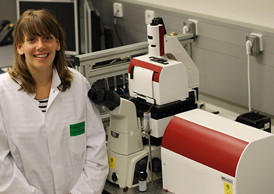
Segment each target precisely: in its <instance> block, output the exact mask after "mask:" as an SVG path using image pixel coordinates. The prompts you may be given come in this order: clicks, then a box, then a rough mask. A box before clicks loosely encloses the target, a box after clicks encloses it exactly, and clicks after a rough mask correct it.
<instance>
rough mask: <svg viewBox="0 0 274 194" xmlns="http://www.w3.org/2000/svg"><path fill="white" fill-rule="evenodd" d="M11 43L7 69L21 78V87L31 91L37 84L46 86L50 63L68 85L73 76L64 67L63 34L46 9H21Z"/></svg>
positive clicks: (49, 74) (66, 85)
mask: <svg viewBox="0 0 274 194" xmlns="http://www.w3.org/2000/svg"><path fill="white" fill-rule="evenodd" d="M13 44H14V48H15V49H16V51H17V52H15V61H14V64H13V68H12V69H11V71H10V72H9V73H10V75H11V77H12V78H13V79H19V80H20V81H21V89H22V90H24V91H26V92H27V93H34V92H36V90H37V89H39V87H40V86H41V87H43V85H45V84H46V85H48V86H49V84H50V83H49V82H50V80H51V76H52V68H53V66H54V67H56V69H57V71H58V73H59V75H61V77H60V78H61V80H62V84H63V89H64V90H66V89H67V88H69V86H70V82H71V79H72V76H71V73H70V71H68V69H67V68H66V66H67V64H66V59H65V48H66V47H65V34H64V32H63V30H62V28H60V27H59V26H58V22H57V20H56V19H55V18H54V17H53V16H52V15H51V14H50V13H49V12H47V11H45V10H42V11H35V10H28V11H26V12H24V13H23V14H22V16H21V18H20V19H19V20H18V22H17V24H16V26H15V29H14V43H13ZM57 51H58V52H57ZM55 55H56V56H55ZM41 62H43V63H41ZM57 64H58V65H57ZM26 69H28V71H26ZM29 74H31V75H29ZM20 75H22V76H20ZM41 78H42V80H41ZM45 82H47V83H45ZM41 87H40V88H41Z"/></svg>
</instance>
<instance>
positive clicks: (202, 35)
mask: <svg viewBox="0 0 274 194" xmlns="http://www.w3.org/2000/svg"><path fill="white" fill-rule="evenodd" d="M208 1H209V0H208ZM208 1H207V2H208ZM212 1H213V0H212ZM264 1H265V0H264ZM93 2H94V5H95V6H96V7H97V8H98V9H99V11H100V13H101V15H102V21H103V24H104V25H105V26H109V27H113V16H112V14H113V12H112V3H113V2H114V1H113V0H104V1H102V0H93ZM115 2H122V3H123V6H124V16H125V17H124V18H122V19H119V20H118V21H117V24H118V26H119V32H120V34H121V35H122V38H123V41H124V42H125V44H129V43H134V42H138V41H144V40H145V39H146V26H145V23H144V21H145V18H144V12H145V10H146V9H152V10H154V11H155V12H156V16H159V17H162V18H163V19H164V22H165V24H166V28H167V31H168V32H171V31H175V32H178V33H180V32H182V26H183V21H186V20H187V19H188V18H192V19H197V20H198V21H199V37H198V39H197V40H196V41H195V44H194V46H193V59H194V61H195V63H196V65H197V66H198V68H199V70H200V81H201V82H200V91H201V92H204V93H206V94H209V95H212V96H215V97H217V98H220V99H224V100H227V101H230V102H233V103H236V104H238V105H241V106H247V103H248V102H247V99H248V98H247V57H246V54H245V40H246V35H248V34H250V33H251V32H256V33H261V34H263V42H264V52H263V54H262V55H261V56H258V57H251V87H252V88H251V92H252V97H251V100H252V108H253V109H256V110H259V111H261V112H264V113H268V114H271V115H274V108H273V107H274V101H273V100H272V99H274V88H273V86H272V85H273V84H272V83H274V76H273V75H274V30H273V25H274V23H273V24H272V23H270V22H269V20H270V19H271V18H265V19H266V20H268V21H266V22H265V23H264V24H262V25H261V23H260V20H259V19H258V20H257V21H255V22H252V23H249V22H248V20H247V18H248V16H249V14H250V13H249V12H248V11H246V10H245V11H242V10H240V11H239V10H238V11H237V8H238V7H233V6H230V9H228V11H226V12H223V13H224V15H223V16H225V15H226V14H227V13H229V10H230V11H231V10H232V9H233V10H232V12H231V13H230V16H231V17H232V16H233V15H234V14H235V15H234V16H233V17H234V19H233V18H223V17H222V15H219V16H215V15H214V14H211V15H209V14H206V13H203V12H202V11H200V12H195V10H185V9H184V8H187V6H183V3H179V1H175V0H170V1H162V0H157V1H156V0H151V1H149V2H150V3H147V2H146V1H143V0H142V1H141V0H135V1H130V0H121V1H118V0H117V1H115ZM155 2H156V3H157V2H158V3H157V4H153V3H155ZM163 2H165V5H163V4H162V5H161V3H163ZM184 2H186V1H184ZM192 2H194V3H195V2H197V1H192ZM225 2H226V1H224V2H222V3H223V6H224V7H223V10H225V9H226V8H229V7H228V5H227V4H226V3H225ZM241 2H242V3H239V5H241V6H244V3H245V1H241ZM260 2H262V1H260ZM173 3H175V4H173ZM269 3H270V4H268V5H264V6H263V9H264V8H266V7H267V6H271V5H273V3H272V2H269ZM185 5H187V4H185ZM198 5H199V6H200V7H203V6H205V8H208V7H210V6H211V7H212V10H213V8H214V7H215V8H214V10H215V9H219V8H220V7H218V6H217V5H214V6H213V5H210V6H208V7H206V4H205V3H201V4H198V3H197V6H198ZM189 6H190V5H189ZM272 7H273V6H272ZM249 8H252V7H249ZM255 8H256V9H257V7H256V6H254V5H253V10H254V9H255ZM205 10H206V9H205ZM196 11H197V10H196ZM209 11H210V10H209ZM257 11H258V12H257V13H259V14H262V13H263V12H264V10H260V9H258V10H257ZM269 11H270V8H268V9H267V11H266V13H265V15H263V16H267V15H268V14H269ZM220 13H222V10H221V11H220ZM248 13H249V14H248ZM263 16H262V17H263ZM237 18H241V19H242V20H237ZM272 18H273V17H272Z"/></svg>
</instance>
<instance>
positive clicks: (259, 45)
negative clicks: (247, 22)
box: [246, 33, 264, 56]
mask: <svg viewBox="0 0 274 194" xmlns="http://www.w3.org/2000/svg"><path fill="white" fill-rule="evenodd" d="M246 41H250V42H251V45H250V51H249V52H248V50H247V53H249V54H250V55H252V56H257V55H259V54H261V53H262V52H263V50H264V49H263V35H262V34H257V33H250V34H249V35H247V36H246Z"/></svg>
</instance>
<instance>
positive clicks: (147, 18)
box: [145, 9, 155, 24]
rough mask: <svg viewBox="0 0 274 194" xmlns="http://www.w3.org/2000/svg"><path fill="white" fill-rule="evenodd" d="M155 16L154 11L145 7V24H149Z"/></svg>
mask: <svg viewBox="0 0 274 194" xmlns="http://www.w3.org/2000/svg"><path fill="white" fill-rule="evenodd" d="M153 18H155V11H153V10H149V9H147V10H146V11H145V22H146V24H150V23H151V21H152V20H153Z"/></svg>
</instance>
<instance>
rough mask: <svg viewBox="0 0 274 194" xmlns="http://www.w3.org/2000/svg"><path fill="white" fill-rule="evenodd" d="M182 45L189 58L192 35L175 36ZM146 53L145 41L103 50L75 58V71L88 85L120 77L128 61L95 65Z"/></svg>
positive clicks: (126, 67)
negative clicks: (100, 80) (81, 75)
mask: <svg viewBox="0 0 274 194" xmlns="http://www.w3.org/2000/svg"><path fill="white" fill-rule="evenodd" d="M176 36H177V38H178V39H179V41H180V42H181V43H182V45H186V46H188V48H186V49H187V50H188V53H189V55H190V56H191V46H190V45H191V43H192V42H193V41H194V36H193V34H179V35H176ZM147 52H148V44H147V41H144V42H140V43H135V44H130V45H126V46H120V47H115V48H111V49H105V50H101V51H96V52H92V53H87V54H82V55H77V56H75V60H74V62H75V64H76V69H77V70H78V71H79V72H80V73H82V74H83V75H84V76H85V77H86V78H87V79H88V81H89V82H90V83H94V82H95V81H97V80H99V79H103V78H108V77H112V76H117V75H121V74H124V73H127V69H128V65H129V62H128V61H123V60H121V61H120V62H118V63H113V64H108V65H105V66H100V67H98V68H96V66H95V65H96V64H97V63H100V62H105V61H111V60H115V59H129V58H130V57H132V56H137V55H142V54H146V53H147Z"/></svg>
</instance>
